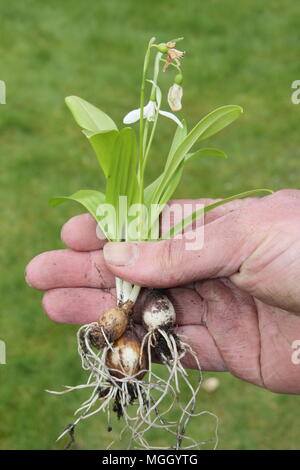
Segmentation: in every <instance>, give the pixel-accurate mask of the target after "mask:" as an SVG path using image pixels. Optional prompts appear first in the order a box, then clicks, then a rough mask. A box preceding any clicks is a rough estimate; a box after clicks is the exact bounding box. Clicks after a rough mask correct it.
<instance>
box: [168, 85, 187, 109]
mask: <svg viewBox="0 0 300 470" xmlns="http://www.w3.org/2000/svg"><path fill="white" fill-rule="evenodd" d="M182 94H183V90H182V86H180V85H178V84H177V83H174V84H173V85H172V86H171V88H170V89H169V93H168V103H169V106H170V108H171V110H172V111H180V110H181V108H182V105H181V99H182Z"/></svg>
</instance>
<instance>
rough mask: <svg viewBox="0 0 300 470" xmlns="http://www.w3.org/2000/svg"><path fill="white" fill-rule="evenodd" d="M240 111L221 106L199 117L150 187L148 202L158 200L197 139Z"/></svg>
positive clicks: (240, 110) (212, 132) (227, 123)
mask: <svg viewBox="0 0 300 470" xmlns="http://www.w3.org/2000/svg"><path fill="white" fill-rule="evenodd" d="M242 112H243V110H242V108H241V107H240V106H236V105H228V106H222V107H221V108H217V109H215V110H214V111H212V112H211V113H210V114H208V115H207V116H205V117H204V118H203V119H201V121H199V122H198V124H197V125H196V126H195V127H194V128H193V129H192V130H191V131H190V132H189V133H188V135H187V136H186V137H185V138H184V139H183V140H182V142H181V143H180V144H179V145H178V147H177V149H176V150H175V152H174V153H173V154H172V157H171V158H170V159H169V161H168V163H167V164H166V166H165V169H164V171H163V173H162V177H161V178H160V180H159V182H157V183H156V185H155V186H153V187H152V188H151V191H153V193H152V196H151V201H150V203H151V204H153V203H154V204H155V203H158V202H160V200H161V197H162V195H163V194H164V192H165V191H166V190H167V188H168V185H169V184H170V182H171V180H172V179H173V177H174V174H175V172H176V171H177V169H178V167H179V166H180V165H181V163H182V161H184V160H185V158H186V156H187V154H188V152H189V151H190V149H191V148H192V147H193V145H194V144H195V143H196V142H197V141H198V140H204V139H205V138H207V137H210V136H211V135H213V134H215V133H216V132H218V131H219V130H221V129H223V128H224V127H226V126H228V125H229V124H230V123H231V122H233V121H234V120H235V119H237V118H238V117H239V116H240V114H241V113H242ZM148 191H149V190H148Z"/></svg>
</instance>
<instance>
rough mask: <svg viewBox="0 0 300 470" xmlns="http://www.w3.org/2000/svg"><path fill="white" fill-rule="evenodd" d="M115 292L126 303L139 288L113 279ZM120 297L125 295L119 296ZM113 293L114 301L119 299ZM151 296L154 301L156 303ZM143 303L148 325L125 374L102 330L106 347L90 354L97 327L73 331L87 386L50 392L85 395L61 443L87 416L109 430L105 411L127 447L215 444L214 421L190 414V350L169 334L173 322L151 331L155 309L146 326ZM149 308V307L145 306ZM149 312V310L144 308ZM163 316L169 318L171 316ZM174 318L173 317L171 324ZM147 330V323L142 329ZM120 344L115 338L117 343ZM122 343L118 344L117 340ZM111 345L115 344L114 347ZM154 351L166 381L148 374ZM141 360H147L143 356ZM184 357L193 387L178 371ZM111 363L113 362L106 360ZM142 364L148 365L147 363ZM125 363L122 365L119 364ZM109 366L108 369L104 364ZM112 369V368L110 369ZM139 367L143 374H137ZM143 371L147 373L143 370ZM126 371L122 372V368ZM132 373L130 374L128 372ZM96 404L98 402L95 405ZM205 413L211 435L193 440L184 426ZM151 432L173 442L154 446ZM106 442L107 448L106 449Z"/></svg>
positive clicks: (193, 398) (193, 389) (193, 391)
mask: <svg viewBox="0 0 300 470" xmlns="http://www.w3.org/2000/svg"><path fill="white" fill-rule="evenodd" d="M117 289H119V291H120V292H119V294H120V296H122V299H123V300H124V298H125V297H126V300H128V299H129V300H132V301H133V302H134V300H133V299H134V298H135V296H137V295H138V293H139V290H140V288H139V287H138V286H132V285H131V284H129V283H125V282H124V281H121V280H118V282H117ZM124 296H125V297H124ZM120 298H121V297H119V295H118V299H120ZM157 298H158V297H157V294H156V299H157ZM168 302H169V303H167V302H166V301H164V302H163V303H162V304H161V305H164V306H166V305H167V308H168V312H169V314H170V315H171V316H172V315H173V310H172V309H173V306H172V308H171V305H172V304H171V303H170V301H169V300H168ZM149 305H151V304H149V303H148V312H147V315H148V316H147V322H148V323H149V321H150V328H149V330H148V332H147V333H146V334H145V336H144V338H143V340H142V343H141V345H140V350H139V353H138V356H137V357H138V359H137V364H138V365H139V367H138V366H137V367H136V368H135V369H134V368H132V369H131V370H130V373H128V372H126V370H125V368H124V367H123V365H122V361H121V360H120V361H119V360H115V353H116V351H117V350H118V349H115V347H114V346H113V345H112V344H110V342H109V340H108V338H107V336H106V334H105V331H104V329H102V333H103V337H104V338H105V341H106V345H105V346H104V347H103V348H102V350H101V351H99V350H96V349H95V348H94V347H93V346H92V344H91V337H90V333H91V331H93V329H94V328H95V326H98V328H99V324H98V323H90V324H86V325H83V326H81V327H80V328H79V330H78V333H77V341H78V353H79V355H80V358H81V363H82V368H83V369H84V370H86V371H88V372H89V376H88V379H87V382H86V383H85V384H81V385H75V386H65V387H64V390H62V391H59V392H55V391H48V390H47V391H48V392H50V393H53V394H56V395H61V394H65V393H70V392H72V391H74V390H82V389H89V390H91V393H90V396H89V398H88V399H87V400H85V401H84V402H83V403H82V404H81V405H80V407H79V408H78V409H77V410H76V411H75V413H74V415H75V416H76V419H75V421H74V422H73V423H72V424H70V425H69V426H68V427H67V428H66V429H65V430H64V431H63V432H62V433H61V435H60V436H59V437H58V439H57V440H59V439H61V438H62V437H63V436H65V435H66V434H69V435H70V438H71V440H70V443H69V444H68V446H69V445H70V444H71V443H72V442H73V441H74V430H75V427H76V426H77V424H78V423H79V422H80V421H82V420H85V419H88V418H90V417H91V416H93V415H96V414H98V413H101V412H104V413H106V416H107V425H108V428H109V430H110V429H111V425H110V423H111V410H113V411H115V412H116V413H117V416H118V417H119V418H120V417H122V418H123V420H124V427H123V429H122V431H121V433H120V439H121V438H122V436H123V435H124V432H125V431H126V435H128V437H129V447H128V448H132V447H136V448H140V449H161V450H167V449H176V450H179V449H182V450H184V449H195V448H199V447H201V446H203V445H205V444H208V443H211V442H215V447H214V448H216V447H217V444H218V418H217V416H216V415H214V414H213V413H211V412H209V411H201V412H198V413H197V412H196V411H195V410H196V405H197V396H198V394H199V392H200V389H201V384H202V372H201V366H200V363H199V359H198V357H197V356H196V354H195V353H194V351H193V350H192V348H191V347H190V346H189V345H188V344H187V343H186V342H185V341H184V340H183V339H182V337H179V336H178V335H176V334H175V333H174V331H173V325H174V323H175V321H167V322H166V321H164V322H163V326H161V327H157V309H156V311H155V313H156V317H155V322H156V324H155V326H154V327H152V328H151V312H150V314H149ZM151 308H152V307H151ZM150 310H151V309H150ZM171 316H170V317H169V318H172V317H171ZM174 319H175V317H174V316H173V320H174ZM147 326H149V325H147ZM120 341H121V340H120ZM121 343H122V341H121ZM115 344H117V343H115ZM153 349H154V350H155V351H156V354H158V356H159V359H160V360H161V361H162V363H163V364H164V365H165V367H166V369H167V371H168V377H167V379H166V380H165V379H163V378H162V377H160V376H158V375H157V373H155V372H154V370H153V368H152V350H153ZM145 354H146V356H147V359H148V361H146V360H145V358H144V356H145ZM186 355H190V356H191V357H192V358H193V360H194V362H195V367H196V369H197V370H198V373H199V374H198V380H197V383H196V385H193V384H192V383H191V381H190V379H189V374H188V372H187V370H186V369H185V368H184V367H183V365H182V361H183V359H184V358H185V356H186ZM112 359H114V360H113V361H112ZM147 362H148V365H147ZM125 363H126V362H125ZM108 364H109V366H108ZM114 367H118V368H114ZM142 369H143V370H142ZM146 369H147V370H146ZM127 371H128V369H127ZM134 371H136V373H134ZM145 373H148V375H147V376H146V380H144V379H143V380H142V377H143V375H144V374H145ZM182 384H185V386H186V387H187V388H188V390H189V397H188V398H187V400H186V401H185V403H184V404H181V400H180V399H182V393H181V390H182ZM99 401H100V402H101V403H100V404H99ZM176 404H179V406H180V408H181V414H180V417H179V419H178V420H177V421H174V419H173V420H170V416H171V412H172V410H173V408H174V406H175V405H176ZM129 407H130V408H134V413H129ZM203 415H210V416H212V417H213V418H214V419H215V420H216V427H215V437H214V439H210V440H207V441H200V442H197V441H196V440H195V439H194V438H192V437H190V436H188V435H187V428H188V424H189V422H190V420H191V418H193V417H197V416H203ZM153 428H156V429H158V430H163V431H164V432H168V433H169V434H170V435H171V436H172V437H173V439H174V445H173V446H171V447H157V446H156V447H154V446H151V445H150V444H149V443H148V441H147V433H148V431H150V430H151V429H153ZM114 442H115V441H112V442H111V444H110V445H109V446H108V447H111V446H112V445H113V443H114Z"/></svg>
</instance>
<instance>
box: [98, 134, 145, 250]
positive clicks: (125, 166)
mask: <svg viewBox="0 0 300 470" xmlns="http://www.w3.org/2000/svg"><path fill="white" fill-rule="evenodd" d="M113 155H114V157H113V159H111V162H110V167H109V171H108V175H107V184H106V196H105V203H106V204H111V205H112V206H113V207H114V208H115V210H116V214H117V224H118V226H117V227H112V232H111V233H112V234H114V239H115V240H116V241H117V240H120V239H122V238H123V236H124V233H123V230H124V225H125V224H126V220H127V213H126V211H125V210H124V207H122V202H121V200H120V197H121V196H126V197H127V207H130V206H131V205H132V204H134V203H136V202H138V189H139V185H138V181H137V176H136V164H137V142H136V136H135V132H134V130H133V129H132V128H131V127H125V128H124V129H122V130H121V131H120V132H119V134H118V136H117V139H116V141H115V144H114V147H113Z"/></svg>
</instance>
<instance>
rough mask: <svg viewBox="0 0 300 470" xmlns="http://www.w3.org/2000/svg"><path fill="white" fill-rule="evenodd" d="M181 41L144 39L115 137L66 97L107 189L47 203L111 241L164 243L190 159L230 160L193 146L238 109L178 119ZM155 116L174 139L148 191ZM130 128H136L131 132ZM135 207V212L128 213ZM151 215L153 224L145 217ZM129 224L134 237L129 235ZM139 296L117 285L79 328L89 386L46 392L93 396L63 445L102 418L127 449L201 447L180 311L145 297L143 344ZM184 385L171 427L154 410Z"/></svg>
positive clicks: (99, 118)
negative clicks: (127, 442)
mask: <svg viewBox="0 0 300 470" xmlns="http://www.w3.org/2000/svg"><path fill="white" fill-rule="evenodd" d="M181 40H182V38H178V39H174V40H171V41H168V42H166V43H156V39H155V38H152V39H151V40H150V41H149V43H148V46H147V49H146V53H145V57H144V63H143V69H142V77H141V88H140V101H139V106H138V107H137V108H136V109H134V110H132V111H129V112H128V114H126V116H125V117H124V118H123V123H124V124H125V127H123V128H121V129H118V127H117V125H116V124H115V122H114V121H113V120H112V119H111V118H110V117H109V116H108V115H107V114H105V113H104V112H103V111H102V110H100V109H98V108H97V107H95V106H94V105H92V104H90V103H88V102H87V101H85V100H83V99H82V98H79V97H76V96H69V97H67V98H66V104H67V106H68V107H69V109H70V111H71V113H72V114H73V116H74V118H75V121H76V122H77V124H78V125H79V126H80V128H81V130H82V132H83V134H84V135H85V136H86V138H87V139H88V141H89V142H90V144H91V146H92V148H93V149H94V151H95V154H96V157H97V159H98V162H99V165H100V167H101V169H102V171H103V174H104V176H105V179H106V187H105V190H104V191H103V192H100V191H96V190H79V191H77V192H75V193H74V194H72V195H71V196H64V197H56V198H53V199H52V201H51V204H52V205H53V206H56V205H57V204H60V203H62V202H64V201H66V200H73V201H76V202H78V203H80V204H81V205H82V206H84V207H85V209H87V210H88V211H89V212H90V214H91V215H92V216H93V217H94V219H95V220H96V222H97V224H98V226H99V227H100V228H101V233H102V234H104V236H105V237H106V238H107V240H110V241H118V242H122V241H133V240H137V241H138V240H160V239H161V238H160V235H159V234H160V232H159V223H158V221H159V216H160V214H161V212H162V210H163V208H164V207H165V205H166V204H167V202H168V200H169V199H170V198H171V197H172V195H173V193H174V191H175V190H176V188H177V186H178V185H179V183H180V181H181V178H182V174H183V170H184V168H185V166H186V165H187V164H188V163H189V162H190V161H193V160H196V159H201V158H203V157H207V156H216V157H222V158H224V157H226V154H225V153H224V152H223V151H221V150H219V149H216V148H208V147H205V148H199V149H196V150H194V149H193V147H194V145H195V144H196V143H197V142H201V141H204V140H206V139H208V138H209V137H212V136H213V135H214V134H216V133H218V132H219V131H220V130H222V129H224V128H225V127H227V126H228V125H229V124H230V123H232V122H233V121H235V120H236V119H237V118H238V117H239V116H240V115H241V113H242V112H243V110H242V108H241V107H240V106H237V105H227V106H222V107H220V108H217V109H215V110H214V111H212V112H211V113H209V114H208V115H207V116H204V117H203V118H202V119H201V120H200V121H199V122H198V123H197V124H196V125H195V126H194V127H193V128H192V129H191V130H188V127H187V124H186V122H185V120H184V119H182V118H179V117H177V116H176V115H175V114H174V112H177V111H179V110H181V108H182V104H181V99H182V93H183V89H182V80H183V73H182V64H181V61H182V59H183V57H184V52H183V51H180V50H178V49H176V44H177V43H178V42H179V41H181ZM152 61H153V62H152ZM152 64H153V65H152ZM168 69H169V70H168ZM170 70H174V72H175V74H176V75H175V77H174V78H172V82H171V83H172V84H171V86H170V89H169V91H168V94H167V100H168V103H169V105H170V108H171V110H172V111H173V112H169V111H165V110H161V105H162V92H161V89H160V87H159V78H160V74H161V73H163V72H166V71H167V73H170ZM160 116H164V117H167V118H169V119H170V124H172V125H174V123H175V125H176V127H175V132H174V137H173V140H172V142H171V145H170V149H169V153H168V155H167V157H166V160H165V166H164V169H163V171H162V173H161V174H160V175H159V176H158V177H157V178H156V179H155V180H154V181H153V182H152V183H151V184H150V185H149V186H147V187H145V184H144V180H145V171H146V167H147V164H148V163H149V160H150V156H151V146H152V143H153V139H154V137H155V133H156V130H157V125H158V122H159V118H160ZM171 121H173V122H172V123H171ZM135 123H138V125H136V126H135ZM129 125H133V126H130V127H129ZM136 127H137V128H136ZM256 191H262V190H254V191H247V192H245V193H243V194H238V195H235V196H231V197H228V198H226V199H223V200H222V201H219V202H216V203H214V204H210V205H208V206H206V207H204V208H202V209H200V210H197V211H195V212H194V213H192V214H191V215H189V216H188V217H186V218H185V219H184V220H182V221H181V222H180V223H178V224H177V225H175V226H174V227H172V228H170V230H169V231H168V232H167V233H166V234H165V235H164V238H168V237H174V236H176V235H177V234H179V233H181V232H182V230H184V229H185V227H187V226H189V225H190V224H191V223H192V222H193V221H194V220H196V219H197V218H198V217H200V216H201V215H202V214H203V213H205V212H208V211H209V210H211V209H213V208H215V207H216V206H218V205H221V204H224V203H226V202H228V201H230V200H232V199H234V198H240V197H244V196H248V195H249V194H252V193H254V192H256ZM108 208H112V209H113V211H112V212H113V216H110V217H107V210H108ZM132 208H134V209H135V210H134V211H131V209H132ZM148 213H151V217H148V216H147V214H148ZM133 221H134V228H135V230H132V222H133ZM140 289H141V288H140V286H137V285H132V284H130V283H128V282H126V281H123V280H122V279H119V278H116V292H117V299H116V306H115V308H112V309H110V310H109V311H107V312H102V311H101V305H99V320H98V321H96V322H93V323H90V324H87V325H83V326H82V327H81V328H80V329H79V332H78V351H79V355H80V357H81V361H82V367H83V369H85V370H86V371H88V372H89V377H88V380H87V383H86V384H83V385H78V386H74V387H66V389H65V390H64V391H62V392H52V393H68V392H70V391H72V390H76V389H83V388H85V389H90V390H91V395H90V398H89V399H88V400H87V401H86V402H84V403H83V404H82V405H81V406H80V408H79V409H78V410H77V412H76V413H77V414H78V417H77V418H76V420H75V421H74V422H73V423H72V424H71V425H69V426H68V427H67V428H66V429H65V430H64V432H63V433H62V435H61V436H60V437H62V436H63V435H65V434H66V433H69V434H70V436H71V437H72V438H73V434H74V429H75V426H76V425H77V424H78V423H79V422H80V421H81V420H83V419H86V418H88V417H89V416H91V415H93V414H95V413H98V412H100V411H104V412H106V413H107V419H108V427H109V429H110V415H111V411H113V412H115V413H116V414H117V416H118V417H119V418H123V419H124V421H125V427H126V429H127V430H129V431H130V434H131V442H132V443H135V445H138V446H140V447H142V448H152V446H151V444H149V443H148V441H147V438H146V433H147V431H148V430H150V429H151V428H153V427H155V428H158V429H163V430H165V431H167V432H169V433H170V434H171V435H172V436H174V439H175V443H174V446H173V448H180V447H182V446H184V448H194V447H197V446H198V445H200V444H199V443H197V442H196V441H195V440H194V439H192V438H191V437H188V436H186V428H187V424H188V421H189V419H190V418H191V417H192V416H195V415H196V413H195V406H196V395H197V393H198V391H199V389H200V384H201V369H200V363H199V359H198V358H197V356H196V355H195V353H194V352H193V351H192V349H191V347H190V346H189V345H188V344H187V343H186V342H185V341H183V339H182V338H180V337H179V336H178V335H176V332H175V327H176V312H175V310H174V308H173V306H172V305H171V303H170V300H169V299H168V298H167V297H166V296H165V294H162V293H159V292H156V293H153V292H152V291H150V293H149V295H148V296H147V302H146V304H145V306H144V307H143V312H142V313H143V318H144V325H145V328H146V330H147V333H146V335H145V337H144V339H143V341H142V342H141V341H140V340H139V338H138V336H137V334H136V332H135V325H134V319H133V308H134V305H135V303H136V300H137V298H138V296H139V293H140ZM151 292H152V293H151ZM149 296H150V297H149ZM153 348H155V350H156V355H157V356H158V357H159V359H160V360H161V362H162V363H163V364H165V366H166V369H167V371H168V374H169V378H168V379H167V380H164V379H162V378H161V377H159V376H158V375H157V374H156V373H155V372H154V371H153V369H152V367H151V362H152V349H153ZM186 354H190V355H191V356H192V357H193V358H194V362H195V367H196V368H198V369H199V373H200V376H199V382H198V384H197V386H196V387H193V385H192V384H191V382H190V380H189V378H188V373H187V371H186V370H185V369H184V368H183V366H182V359H183V358H184V356H185V355H186ZM180 378H181V379H182V380H183V382H184V383H185V384H186V385H187V387H188V389H189V390H190V393H191V396H190V397H189V398H188V400H187V402H186V404H185V405H183V406H182V413H181V416H180V417H179V418H178V420H177V421H176V422H174V421H169V420H168V419H167V418H166V417H165V414H166V411H161V410H160V408H159V407H160V406H161V404H162V403H163V401H164V400H165V399H166V397H168V396H169V397H172V403H174V402H175V400H177V397H178V395H179V394H180V385H179V383H180ZM99 403H100V404H99ZM130 407H135V413H133V414H132V413H130V412H129V411H128V409H129V408H130ZM203 413H205V412H201V414H203Z"/></svg>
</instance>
